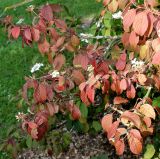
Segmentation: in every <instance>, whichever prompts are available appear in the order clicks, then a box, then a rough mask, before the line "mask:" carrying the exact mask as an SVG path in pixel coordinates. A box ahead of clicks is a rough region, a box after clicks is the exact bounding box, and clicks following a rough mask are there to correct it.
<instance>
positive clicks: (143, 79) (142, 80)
mask: <svg viewBox="0 0 160 159" xmlns="http://www.w3.org/2000/svg"><path fill="white" fill-rule="evenodd" d="M137 77H138V82H139V83H140V84H141V85H145V82H146V81H147V77H146V75H144V74H138V75H137Z"/></svg>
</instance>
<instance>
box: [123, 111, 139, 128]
mask: <svg viewBox="0 0 160 159" xmlns="http://www.w3.org/2000/svg"><path fill="white" fill-rule="evenodd" d="M123 118H124V119H127V120H129V121H131V122H132V123H133V124H134V125H135V126H136V127H137V128H140V126H141V119H140V117H139V116H138V115H137V114H135V113H132V112H130V111H125V112H124V113H123V114H122V115H121V119H122V120H123Z"/></svg>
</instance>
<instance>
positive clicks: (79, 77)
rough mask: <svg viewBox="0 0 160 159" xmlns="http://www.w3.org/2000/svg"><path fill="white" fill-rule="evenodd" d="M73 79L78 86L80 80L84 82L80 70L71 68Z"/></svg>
mask: <svg viewBox="0 0 160 159" xmlns="http://www.w3.org/2000/svg"><path fill="white" fill-rule="evenodd" d="M71 76H72V78H73V81H74V82H75V83H76V84H77V85H78V86H79V85H80V84H81V83H82V82H85V78H84V75H83V74H82V72H81V71H80V70H73V72H72V75H71Z"/></svg>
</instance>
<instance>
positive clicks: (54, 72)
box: [50, 70, 60, 78]
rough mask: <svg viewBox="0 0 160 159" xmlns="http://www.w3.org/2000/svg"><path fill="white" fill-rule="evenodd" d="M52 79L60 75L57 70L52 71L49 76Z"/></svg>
mask: <svg viewBox="0 0 160 159" xmlns="http://www.w3.org/2000/svg"><path fill="white" fill-rule="evenodd" d="M50 75H51V76H52V78H55V77H58V76H59V75H60V73H59V72H58V71H57V70H54V71H53V72H52V73H51V74H50Z"/></svg>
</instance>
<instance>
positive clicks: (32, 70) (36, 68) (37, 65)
mask: <svg viewBox="0 0 160 159" xmlns="http://www.w3.org/2000/svg"><path fill="white" fill-rule="evenodd" d="M42 66H44V65H43V64H42V63H36V64H35V65H34V66H33V67H32V68H31V73H34V72H36V71H38V70H39V69H40V68H41V67H42Z"/></svg>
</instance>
